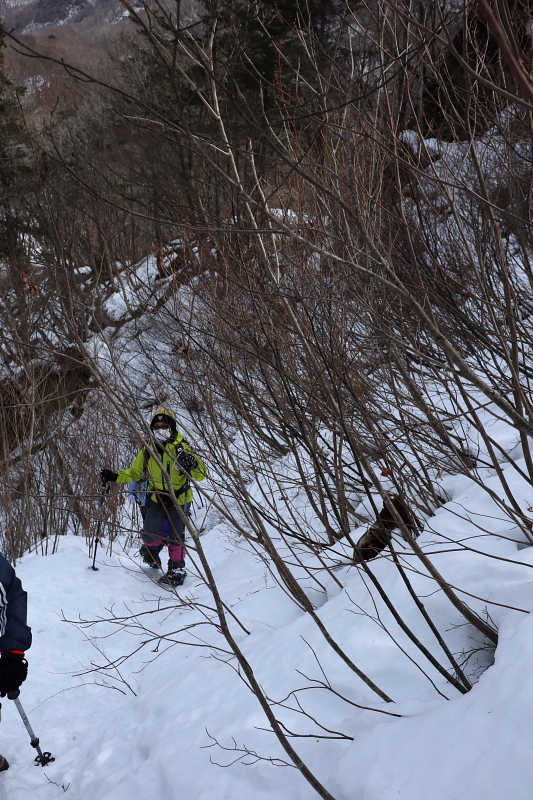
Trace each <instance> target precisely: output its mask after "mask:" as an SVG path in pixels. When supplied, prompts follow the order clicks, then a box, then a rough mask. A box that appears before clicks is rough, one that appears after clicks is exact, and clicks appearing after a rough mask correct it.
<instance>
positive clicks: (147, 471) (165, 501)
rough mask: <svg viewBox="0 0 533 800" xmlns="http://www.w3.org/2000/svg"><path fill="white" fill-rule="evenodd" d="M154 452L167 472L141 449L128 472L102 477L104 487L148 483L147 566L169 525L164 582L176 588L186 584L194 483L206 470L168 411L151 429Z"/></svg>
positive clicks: (143, 533) (159, 415)
mask: <svg viewBox="0 0 533 800" xmlns="http://www.w3.org/2000/svg"><path fill="white" fill-rule="evenodd" d="M150 430H151V433H152V440H153V441H152V442H151V446H152V448H153V449H154V450H155V451H156V452H157V454H158V456H159V459H160V460H161V462H162V464H163V467H164V470H162V469H161V467H160V466H159V464H158V463H157V461H156V459H155V458H153V457H152V456H151V455H150V453H149V452H148V450H147V449H146V448H145V447H143V448H142V450H140V451H139V452H138V453H137V456H136V458H135V460H134V462H133V464H132V465H131V467H130V468H129V469H121V470H119V472H113V471H112V470H109V469H103V470H102V471H101V473H100V477H101V479H102V481H103V482H108V481H114V482H116V483H130V482H131V481H143V480H147V481H148V487H149V488H148V496H149V498H150V503H149V504H148V505H147V508H146V514H145V516H144V520H143V529H142V531H141V537H142V540H143V543H144V544H143V548H142V552H143V558H144V560H145V561H146V563H154V562H155V563H156V564H157V562H159V552H160V550H161V545H162V542H161V530H162V528H163V525H164V523H165V521H167V520H168V529H169V532H168V546H169V555H170V558H169V561H168V570H167V573H166V576H165V578H164V580H165V581H166V582H167V583H170V584H172V585H174V586H180V585H181V584H182V583H183V581H184V579H185V575H186V573H185V569H184V567H185V518H186V517H187V516H188V514H189V508H190V505H191V502H192V499H193V496H194V492H193V488H192V486H191V481H190V479H191V478H192V479H193V480H194V481H196V482H199V481H203V480H204V478H205V477H206V475H207V468H206V466H205V464H204V462H203V461H202V459H201V458H200V456H199V455H197V454H196V453H195V452H194V450H193V449H192V447H191V446H190V444H189V443H188V442H186V441H185V438H184V436H183V434H182V433H180V432H179V431H178V429H177V424H176V417H175V415H174V413H173V412H172V411H170V410H169V409H167V408H160V409H159V410H158V411H156V412H155V414H154V416H153V418H152V421H151V423H150ZM167 475H168V476H169V478H170V485H171V486H172V489H173V491H174V494H175V496H176V499H177V501H178V504H179V506H180V509H181V511H180V510H178V509H177V508H176V507H175V506H174V503H173V501H172V497H171V496H170V491H169V490H170V485H169V479H168V477H167Z"/></svg>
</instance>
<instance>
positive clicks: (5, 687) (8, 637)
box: [0, 553, 31, 772]
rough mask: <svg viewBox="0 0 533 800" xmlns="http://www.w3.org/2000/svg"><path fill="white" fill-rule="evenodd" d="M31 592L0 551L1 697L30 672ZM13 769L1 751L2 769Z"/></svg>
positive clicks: (12, 690) (17, 686) (20, 682)
mask: <svg viewBox="0 0 533 800" xmlns="http://www.w3.org/2000/svg"><path fill="white" fill-rule="evenodd" d="M27 597H28V596H27V594H26V592H25V591H24V589H23V588H22V584H21V582H20V580H19V579H18V578H17V576H16V574H15V570H14V569H13V567H12V566H11V564H10V563H9V561H8V560H7V558H5V556H3V555H2V554H1V553H0V653H1V656H0V697H5V696H6V695H7V694H11V693H15V692H16V693H17V694H18V690H19V689H20V687H21V685H22V683H23V682H24V681H25V680H26V677H27V675H28V662H27V661H26V659H25V657H24V656H25V655H26V651H27V650H29V649H30V647H31V629H30V628H29V627H28V624H27V621H26V616H27ZM6 769H9V763H8V761H7V759H6V758H5V756H2V755H0V772H3V771H4V770H6Z"/></svg>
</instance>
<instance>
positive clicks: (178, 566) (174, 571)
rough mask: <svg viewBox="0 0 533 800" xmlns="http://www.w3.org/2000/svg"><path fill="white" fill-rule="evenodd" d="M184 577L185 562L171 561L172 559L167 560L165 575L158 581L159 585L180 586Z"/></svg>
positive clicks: (185, 575)
mask: <svg viewBox="0 0 533 800" xmlns="http://www.w3.org/2000/svg"><path fill="white" fill-rule="evenodd" d="M186 577H187V573H186V571H185V561H172V559H169V561H168V570H167V573H166V575H163V577H162V578H160V579H159V583H161V584H165V583H166V584H170V586H181V585H182V583H183V581H184V580H185V578H186Z"/></svg>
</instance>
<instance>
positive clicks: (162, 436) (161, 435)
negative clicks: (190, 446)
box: [152, 428, 172, 442]
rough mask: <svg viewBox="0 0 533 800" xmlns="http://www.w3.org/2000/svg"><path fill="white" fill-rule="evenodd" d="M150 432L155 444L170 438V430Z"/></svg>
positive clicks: (155, 429) (161, 429) (158, 429)
mask: <svg viewBox="0 0 533 800" xmlns="http://www.w3.org/2000/svg"><path fill="white" fill-rule="evenodd" d="M152 432H153V434H154V439H155V440H156V442H167V441H168V440H169V439H170V437H171V436H172V431H171V430H170V428H153V431H152Z"/></svg>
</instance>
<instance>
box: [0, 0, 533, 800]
mask: <svg viewBox="0 0 533 800" xmlns="http://www.w3.org/2000/svg"><path fill="white" fill-rule="evenodd" d="M122 3H123V5H124V6H125V9H126V10H127V11H128V12H129V14H130V17H131V19H132V21H133V24H132V25H131V29H130V30H129V32H125V31H122V32H121V34H120V35H117V36H116V39H115V40H114V42H113V47H112V53H111V55H110V57H109V63H108V65H107V66H106V67H105V68H104V67H103V66H102V64H99V67H98V69H97V70H96V71H95V72H94V73H93V72H91V70H90V68H89V67H88V66H87V65H86V64H84V65H80V63H78V62H77V61H76V54H75V52H73V53H68V54H65V57H64V59H63V58H62V57H59V56H57V57H56V56H54V55H50V53H48V54H47V53H42V52H39V51H38V50H36V49H35V48H34V47H33V46H32V43H28V42H27V41H25V40H24V37H20V36H17V35H15V34H10V33H9V32H5V35H4V43H5V45H6V46H7V47H8V48H13V49H14V50H15V51H16V52H17V53H18V54H19V57H20V56H23V57H26V58H28V59H32V60H33V64H34V69H35V70H37V71H38V70H41V69H42V70H43V73H45V74H46V72H47V71H49V70H50V69H52V68H53V69H54V70H55V71H56V73H59V72H62V74H63V75H64V79H65V82H66V84H68V85H69V87H70V88H69V93H68V94H67V95H66V96H65V97H62V96H58V97H57V99H56V100H55V101H54V103H53V105H50V106H49V107H48V108H46V109H45V110H44V111H43V112H42V113H41V114H39V115H35V114H34V115H31V116H30V115H28V114H27V112H26V111H25V96H24V92H22V91H21V90H20V88H18V87H17V86H16V85H14V84H13V83H9V81H8V80H7V79H8V78H9V75H5V77H4V80H3V83H2V87H1V90H2V110H3V117H2V122H1V127H0V157H1V165H2V166H1V177H2V183H1V187H0V256H1V263H2V271H1V275H0V281H1V284H2V292H1V299H0V304H1V306H0V314H1V317H2V338H1V351H0V353H1V356H0V357H1V376H2V379H1V383H0V393H1V402H0V418H1V426H2V433H3V435H2V454H1V459H2V468H1V469H2V473H1V475H2V481H1V486H0V492H1V499H2V506H1V508H2V510H1V519H2V528H1V538H2V545H3V547H4V550H5V552H7V553H8V554H9V555H10V557H11V558H13V559H16V558H17V557H19V556H20V555H21V554H22V553H23V552H25V551H26V550H27V549H28V548H48V547H52V546H53V544H49V542H50V543H53V541H54V537H57V536H60V535H61V534H63V533H65V532H67V531H74V532H76V533H78V534H79V535H80V536H85V537H86V538H87V541H88V542H89V543H90V542H91V541H92V538H93V537H94V531H95V524H96V520H97V519H99V515H100V514H101V508H100V504H99V491H100V487H99V484H98V479H97V475H98V472H99V469H100V468H101V467H102V466H103V465H105V464H117V465H118V464H124V463H126V461H127V460H128V458H130V456H131V454H132V453H133V452H134V450H135V448H136V447H138V446H139V445H140V444H141V443H142V442H144V441H145V439H146V436H147V427H146V425H147V423H146V415H147V414H149V412H150V410H151V409H152V408H153V407H155V406H156V404H158V403H161V402H169V403H171V404H174V406H175V407H176V408H178V409H182V411H183V415H184V418H185V419H186V420H187V426H188V430H189V431H190V435H192V436H194V438H195V441H196V443H197V446H198V448H199V449H200V450H201V451H202V452H203V453H204V454H205V455H206V456H207V458H208V460H209V463H210V469H211V471H212V479H211V482H210V485H209V486H208V487H207V488H205V489H204V488H203V487H202V486H200V487H198V491H199V492H200V494H204V495H205V502H206V503H209V504H210V508H212V509H213V513H215V514H216V515H217V518H219V519H224V520H225V521H226V522H227V524H228V526H229V528H230V529H231V530H232V531H233V532H234V534H235V536H237V537H238V538H240V539H241V540H243V541H245V542H246V543H247V546H249V547H250V548H252V549H253V551H254V552H255V553H256V554H257V555H258V557H259V558H261V559H262V560H263V561H264V563H265V565H266V567H267V569H268V570H269V571H270V573H271V574H272V576H273V577H274V579H275V581H277V582H278V583H279V585H280V586H281V587H282V588H283V590H284V591H285V592H286V593H287V594H288V595H289V596H290V597H291V598H292V599H293V601H294V602H295V603H296V604H297V605H298V606H299V607H300V608H301V609H302V610H303V611H305V612H306V613H307V614H309V615H310V616H311V617H312V618H313V619H314V621H315V622H316V624H317V626H318V627H319V629H320V631H321V633H322V634H323V637H324V639H325V641H326V642H327V645H328V646H329V647H331V648H333V650H334V651H335V652H336V653H337V654H338V656H339V657H340V658H341V659H343V661H344V662H345V663H346V664H347V665H348V666H349V667H350V669H352V671H353V672H354V673H355V675H356V676H357V679H362V680H363V681H364V682H365V683H366V685H367V687H369V689H370V696H373V697H374V699H375V700H376V701H378V699H380V700H384V701H386V702H387V704H389V703H391V702H392V700H393V699H394V698H390V697H388V695H387V694H386V693H385V692H384V691H383V690H382V689H381V688H380V687H379V686H377V685H376V684H375V683H374V681H373V680H372V678H371V677H370V676H367V675H365V674H364V673H363V672H362V671H361V670H360V669H359V668H358V667H357V666H356V664H355V663H354V662H353V661H352V660H351V658H350V656H349V655H347V654H346V653H345V652H344V651H343V650H342V649H341V648H340V647H339V646H338V644H337V643H336V642H335V641H334V639H333V638H332V637H331V635H330V633H329V632H328V630H327V629H326V628H325V626H324V624H323V622H322V621H321V619H320V617H319V616H318V615H317V613H316V605H315V603H314V601H313V596H314V595H313V591H316V592H318V593H320V592H322V591H324V586H323V580H324V575H328V576H329V578H331V579H332V580H333V581H337V583H338V582H339V581H338V578H337V569H338V568H339V567H340V566H343V565H350V564H351V565H353V568H354V569H358V570H359V571H360V574H361V579H362V580H364V581H365V582H366V584H367V585H368V587H369V591H370V592H371V594H372V595H374V596H375V597H379V598H380V600H381V601H382V602H384V603H385V605H386V606H387V608H388V609H389V610H390V611H391V613H392V614H393V616H394V617H395V619H396V621H397V622H398V624H399V625H400V627H401V628H402V630H403V631H404V633H406V635H407V636H408V637H409V638H410V639H411V641H412V642H414V643H415V645H416V646H417V648H418V651H419V654H420V663H421V664H423V665H424V666H423V668H424V669H426V668H428V665H431V668H432V669H434V670H436V671H437V672H438V673H439V674H440V676H442V677H444V678H445V680H446V681H447V682H448V683H449V684H450V685H451V686H453V687H454V688H455V689H456V690H457V691H458V692H460V693H465V692H467V691H469V689H470V688H471V685H472V677H471V676H470V677H469V675H468V674H467V672H466V671H465V664H464V663H462V662H461V659H460V658H458V656H457V654H454V653H452V652H451V650H450V647H449V646H448V644H447V643H446V636H445V632H444V631H442V630H439V629H438V628H437V626H436V625H435V622H434V621H433V620H432V618H431V617H430V615H429V614H428V612H427V611H426V608H425V606H424V603H423V601H422V599H421V598H420V597H419V596H418V595H417V593H416V591H415V590H414V589H413V586H412V580H411V578H412V575H413V574H414V573H417V574H418V573H423V574H424V575H429V576H430V577H431V579H432V580H433V581H434V584H435V587H436V588H438V589H440V590H442V592H443V594H444V595H445V597H446V598H447V601H449V603H450V604H451V606H453V608H454V609H455V611H456V612H458V614H459V615H460V618H461V619H462V620H463V621H464V622H465V623H468V624H469V625H470V626H473V628H474V629H476V630H477V633H478V634H479V635H480V636H481V637H482V640H483V641H484V642H485V643H488V644H489V645H491V646H494V645H495V644H496V642H497V637H498V634H497V629H496V626H495V625H494V623H493V621H492V618H491V615H490V607H489V609H488V611H487V612H486V613H481V612H480V611H479V604H476V602H472V601H471V598H470V597H469V596H468V595H467V594H465V593H464V592H463V591H462V587H461V586H457V585H455V584H454V580H453V579H452V576H449V575H443V574H441V572H440V571H439V569H438V567H437V566H436V565H435V563H434V561H433V560H432V557H431V554H428V553H427V552H426V551H425V550H424V549H423V548H422V547H420V545H419V544H418V542H417V538H418V536H419V534H420V532H421V531H422V530H423V529H424V528H425V527H426V526H429V527H430V529H431V518H432V515H433V514H434V512H435V510H436V509H437V508H438V507H439V506H441V505H442V504H443V503H445V502H446V501H447V499H448V498H447V496H446V494H445V492H444V491H443V490H442V489H441V486H440V484H441V481H442V478H443V476H446V475H450V474H460V475H465V476H468V477H469V478H470V479H471V480H472V481H473V482H474V483H476V484H477V485H478V486H479V487H480V489H481V490H483V491H484V492H485V493H486V495H487V498H488V499H490V500H491V501H492V502H494V503H495V504H496V505H497V508H498V514H499V516H500V517H501V518H504V519H506V520H508V521H509V522H510V524H511V525H512V528H513V530H514V531H515V532H516V536H515V538H516V541H517V542H520V543H523V544H533V522H532V519H531V515H529V514H528V513H527V512H526V511H525V509H524V508H523V502H522V501H521V499H520V498H518V497H517V496H516V495H515V493H514V492H513V490H512V487H511V486H510V485H509V483H508V481H507V480H506V478H505V476H504V470H503V468H504V467H507V465H509V464H510V465H511V466H512V467H513V468H514V469H515V470H516V472H517V474H519V476H520V477H521V478H522V479H523V480H524V481H525V482H526V483H527V484H528V485H529V486H530V485H531V483H532V481H533V457H532V454H531V437H533V411H532V403H533V398H532V394H531V381H532V379H533V372H532V368H531V361H530V357H531V352H532V344H533V341H532V327H531V314H532V311H533V271H532V259H533V241H532V230H533V229H532V225H531V213H532V190H533V178H532V175H533V172H532V158H533V116H532V112H533V81H532V79H531V77H530V72H531V68H532V55H533V49H532V36H533V19H532V9H531V4H530V3H529V1H528V0H514V1H513V0H492V2H489V0H477V2H476V3H470V2H466V1H465V2H451V1H450V2H444V3H442V4H440V5H438V4H432V3H423V2H421V0H403V1H402V2H399V3H395V2H392V0H391V1H390V2H389V0H370V1H369V2H351V0H328V2H314V1H313V2H311V0H308V1H307V2H299V0H297V1H296V2H295V1H294V0H293V1H292V2H283V0H279V2H267V1H266V0H258V1H257V2H250V3H241V2H238V0H225V2H210V0H205V2H203V3H201V4H198V5H197V6H196V7H192V8H189V7H187V9H186V10H185V11H184V10H183V9H182V7H181V4H180V3H179V2H178V3H176V4H170V5H169V4H166V3H165V2H159V1H157V2H151V3H147V2H146V3H143V4H142V5H143V9H142V11H139V10H138V9H137V10H136V8H134V7H133V6H131V5H130V3H129V1H128V0H122ZM147 264H149V265H150V268H149V269H148V268H147V267H146V265H147ZM496 424H499V425H505V426H507V429H508V430H509V431H510V433H509V436H510V438H511V439H513V441H514V443H515V447H514V449H512V448H509V449H507V450H503V449H502V447H501V445H500V444H499V443H498V442H497V441H496V439H495V437H494V435H493V433H492V430H493V425H496ZM513 437H514V438H513ZM518 462H520V463H518ZM524 465H525V466H524ZM487 470H493V471H494V472H495V474H496V475H497V476H498V479H499V481H500V489H498V490H496V489H495V488H494V487H493V486H492V484H489V482H487V481H486V480H485V476H486V474H487ZM257 487H259V489H258V488H257ZM302 498H304V499H305V503H306V505H305V507H306V509H307V510H308V513H307V514H302V511H301V508H302V506H301V503H300V502H299V501H300V500H301V499H302ZM297 501H298V502H297ZM121 502H122V499H121V495H120V494H119V493H118V492H114V493H112V494H111V497H110V500H109V501H107V504H106V509H107V510H106V514H107V516H106V522H107V524H108V525H109V528H108V530H109V532H110V535H117V534H118V533H120V530H121V524H122V523H121V520H122V517H121ZM361 509H364V511H363V512H362V510H361ZM361 526H364V527H363V529H362V530H361ZM189 528H190V534H191V537H192V540H193V542H194V547H193V550H195V551H196V556H197V558H198V559H199V563H200V564H201V568H202V570H203V574H204V576H205V580H206V581H207V583H208V584H209V586H210V588H211V590H212V593H213V598H214V609H215V612H216V613H215V614H214V617H213V619H214V620H215V623H216V625H217V626H219V628H220V630H221V632H222V634H223V635H224V636H225V637H226V641H227V644H228V645H229V647H230V650H231V651H232V652H233V653H234V654H235V656H236V657H237V660H238V661H239V666H240V669H241V670H242V673H243V674H244V675H245V677H246V680H247V682H248V683H249V685H250V688H251V689H252V691H254V692H255V693H256V694H257V696H258V698H259V700H260V703H261V705H262V707H263V710H264V711H265V713H266V715H267V717H268V720H269V724H270V725H271V727H272V729H273V730H274V731H275V733H276V735H277V736H278V739H279V740H280V742H282V745H283V747H284V748H285V751H286V753H287V754H288V757H289V759H291V760H292V762H293V763H295V764H296V766H297V767H298V768H299V769H300V770H301V771H302V773H303V774H304V777H306V778H307V780H308V781H309V782H310V783H311V784H312V785H313V786H314V788H315V789H316V790H317V791H318V793H319V794H320V795H321V796H322V797H331V795H330V794H329V793H328V792H327V790H326V789H325V788H324V787H323V786H320V785H319V784H318V782H317V780H316V778H314V776H313V775H312V773H311V772H310V770H309V768H308V766H306V765H305V764H303V762H300V761H299V757H298V756H297V754H296V752H295V751H294V750H293V748H292V745H291V744H290V742H289V738H288V737H287V731H285V730H284V729H283V727H282V726H280V724H279V723H278V721H277V719H276V716H275V713H274V711H273V710H272V704H269V700H268V698H267V697H266V696H265V695H264V693H263V692H262V690H261V687H260V686H259V684H258V683H257V681H256V680H255V678H254V676H253V671H252V670H251V668H250V665H249V664H248V663H247V661H246V658H245V657H244V656H243V654H242V652H241V651H240V649H239V647H238V645H237V643H236V642H235V640H234V638H233V636H232V634H231V631H230V629H229V626H228V623H227V613H226V610H225V609H224V603H223V598H221V597H220V596H219V594H218V590H217V584H216V576H215V575H214V574H213V573H212V572H211V570H210V568H209V564H208V562H207V560H206V559H205V557H204V555H203V552H202V544H201V536H200V535H199V533H198V531H197V530H196V529H195V528H194V526H192V525H189ZM358 529H359V530H358ZM357 530H358V533H357V535H354V531H357ZM483 533H484V531H481V530H480V535H482V534H483ZM441 543H442V542H441ZM461 546H462V548H463V549H464V551H465V553H467V552H468V551H469V550H470V549H472V548H474V549H475V548H476V543H469V542H465V543H464V544H462V545H461ZM309 556H312V558H313V562H312V563H313V566H312V567H309V563H310V561H309ZM383 558H386V559H388V560H389V561H391V563H393V564H394V565H395V568H396V569H397V570H398V572H399V573H400V574H401V577H402V580H403V582H404V585H405V591H406V593H407V595H409V596H410V597H411V600H412V601H413V602H414V603H415V604H416V605H417V607H418V609H419V612H420V615H421V616H422V618H423V619H424V621H425V624H427V626H428V628H429V630H430V631H431V633H432V635H433V636H434V637H435V638H436V640H437V641H438V644H439V647H440V656H439V657H435V655H433V653H432V652H430V651H429V650H428V649H427V648H426V647H425V646H424V644H423V643H422V642H421V641H420V640H419V638H418V636H417V635H416V633H415V632H414V631H412V630H411V629H410V628H409V627H408V625H407V624H406V623H405V622H404V621H403V620H402V615H401V614H400V612H399V611H398V609H397V608H396V606H395V602H394V601H393V600H392V599H391V598H389V597H388V596H387V591H386V589H385V588H384V586H383V585H382V584H381V583H380V579H379V575H378V574H377V570H376V569H375V566H374V565H375V564H377V563H378V561H377V560H376V561H374V559H383ZM488 558H489V556H487V559H488ZM302 570H303V571H304V572H305V574H306V580H307V582H306V584H305V586H306V587H309V586H311V587H312V588H313V591H309V590H307V589H306V588H304V586H303V583H302V580H300V578H299V577H298V576H299V575H300V574H301V572H302ZM479 599H480V598H476V600H479ZM481 600H484V598H481Z"/></svg>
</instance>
